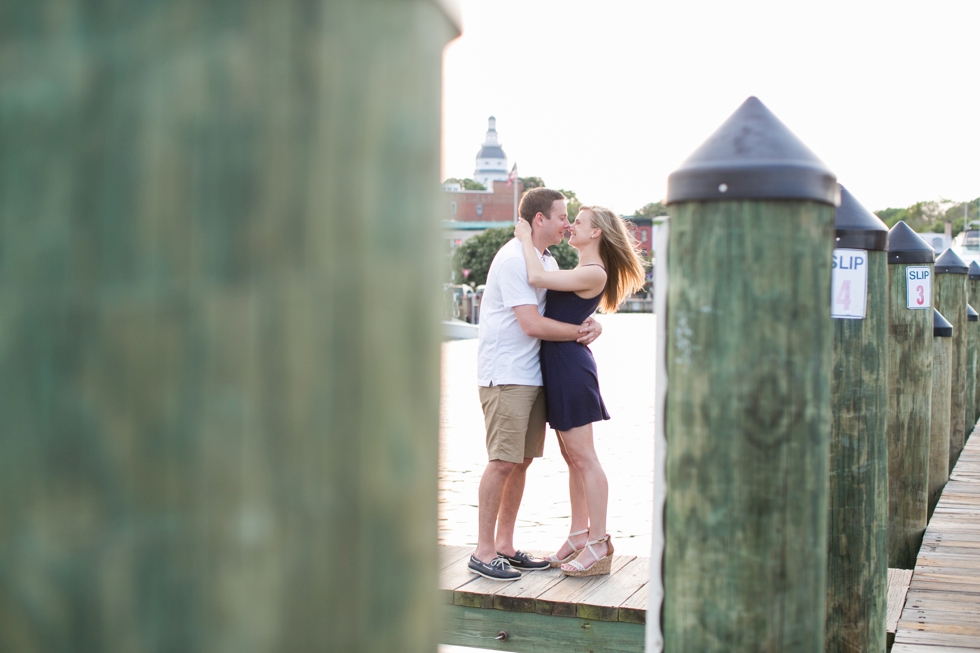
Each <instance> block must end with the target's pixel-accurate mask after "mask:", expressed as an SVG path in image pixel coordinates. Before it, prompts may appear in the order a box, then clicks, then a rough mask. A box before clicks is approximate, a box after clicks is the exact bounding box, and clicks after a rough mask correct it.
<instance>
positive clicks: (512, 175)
mask: <svg viewBox="0 0 980 653" xmlns="http://www.w3.org/2000/svg"><path fill="white" fill-rule="evenodd" d="M515 181H517V164H516V163H515V164H514V167H513V168H511V169H510V174H509V175H507V188H510V186H511V184H513V183H514V182H515Z"/></svg>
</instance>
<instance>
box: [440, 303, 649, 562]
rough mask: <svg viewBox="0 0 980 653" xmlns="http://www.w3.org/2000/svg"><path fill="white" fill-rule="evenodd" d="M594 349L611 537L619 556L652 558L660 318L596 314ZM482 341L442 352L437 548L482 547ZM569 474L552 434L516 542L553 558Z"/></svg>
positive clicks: (531, 479)
mask: <svg viewBox="0 0 980 653" xmlns="http://www.w3.org/2000/svg"><path fill="white" fill-rule="evenodd" d="M597 319H598V320H599V321H600V322H602V325H603V334H602V336H601V337H600V338H599V339H598V340H597V341H596V342H595V343H593V344H592V346H591V348H592V352H593V354H594V355H595V359H596V364H597V365H598V369H599V384H600V389H601V391H602V396H603V399H604V400H605V402H606V407H607V408H608V410H609V414H610V415H611V416H612V419H611V420H609V421H605V422H598V423H596V424H595V427H594V428H595V439H596V449H597V451H598V453H599V459H600V460H601V461H602V464H603V467H604V468H605V470H606V476H607V477H608V478H609V517H608V530H609V533H610V534H611V535H612V536H613V542H614V544H615V546H616V550H617V552H621V553H629V554H634V555H643V556H647V555H650V530H651V525H650V519H651V514H652V500H653V397H654V338H655V324H656V322H655V319H656V318H655V316H654V315H652V314H648V313H638V314H622V315H619V314H617V315H599V316H597ZM476 349H477V341H476V340H456V341H449V342H445V343H443V345H442V397H441V399H442V401H441V405H442V408H441V412H440V432H439V439H440V454H439V542H440V544H469V545H474V546H475V545H476V535H477V526H476V520H477V488H478V486H479V483H480V475H481V474H482V473H483V468H484V467H485V466H486V463H487V453H486V447H485V445H484V437H485V430H484V426H483V411H482V410H481V408H480V400H479V395H478V392H477V386H476ZM568 526H569V504H568V472H567V469H566V466H565V461H564V460H563V459H562V457H561V453H560V452H559V450H558V442H557V440H556V438H555V434H554V431H551V430H549V431H548V436H547V441H546V444H545V452H544V458H542V459H540V460H536V461H535V462H534V463H533V464H532V465H531V467H530V468H529V470H528V478H527V486H526V489H525V491H524V502H523V504H522V507H521V512H520V514H519V515H518V522H517V537H516V542H515V543H516V544H517V546H518V547H520V548H526V549H536V550H545V551H553V550H555V549H557V547H558V546H559V545H560V544H561V543H562V541H564V539H565V537H566V536H567V534H568Z"/></svg>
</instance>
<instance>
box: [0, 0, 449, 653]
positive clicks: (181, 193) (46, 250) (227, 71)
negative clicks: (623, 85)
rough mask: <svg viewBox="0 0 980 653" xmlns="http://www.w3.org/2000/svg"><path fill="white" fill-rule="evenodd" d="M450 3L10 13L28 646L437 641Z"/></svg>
mask: <svg viewBox="0 0 980 653" xmlns="http://www.w3.org/2000/svg"><path fill="white" fill-rule="evenodd" d="M444 4H445V3H437V2H434V1H422V0H416V1H411V0H406V1H402V2H389V1H380V0H358V1H356V2H355V1H352V0H327V1H324V2H316V3H312V2H295V1H294V2H279V3H269V2H258V1H255V0H242V1H240V2H233V3H228V2H215V1H213V0H194V1H193V2H191V1H189V0H178V1H175V2H170V3H154V2H136V3H87V2H77V1H76V2H72V1H69V0H65V1H55V0H30V1H28V0H10V1H8V2H5V3H3V4H0V144H2V145H0V225H2V230H3V231H2V234H0V243H2V248H3V256H2V257H0V266H2V267H0V324H2V328H0V414H2V415H3V421H2V424H3V426H2V430H0V560H2V562H0V623H2V627H0V650H4V651H21V652H33V651H64V652H75V651H77V652H89V651H91V652H95V651H99V652H103V651H104V652H116V651H118V652H120V653H123V652H125V653H142V652H151V651H152V652H156V651H181V652H186V653H194V652H196V651H236V652H238V653H247V652H250V651H255V652H265V651H272V650H278V651H290V652H295V653H300V652H304V651H344V652H357V651H395V650H397V651H420V652H421V651H432V650H434V649H435V646H436V641H437V638H438V628H437V624H436V618H435V615H436V605H435V596H436V595H435V592H436V575H437V569H438V566H437V565H438V563H437V555H436V503H437V498H436V482H437V470H436V459H437V456H436V446H437V432H438V356H439V355H438V344H439V330H438V317H439V306H438V302H439V290H438V288H439V282H440V270H439V266H440V261H441V258H440V251H439V248H438V242H439V237H438V233H437V225H438V220H437V218H436V212H437V203H436V197H435V192H436V189H437V185H436V182H437V181H438V174H439V141H440V102H441V70H442V49H443V46H444V45H445V44H446V43H447V42H448V41H449V40H450V39H451V38H453V37H454V35H455V34H456V33H457V30H456V27H455V26H454V24H453V22H452V21H451V20H450V19H449V18H448V17H447V15H446V13H444V11H445V10H444V9H443V8H442V7H443V5H444ZM382 286H384V287H385V288H386V289H387V290H388V292H389V297H391V298H392V300H391V301H393V302H395V305H391V303H390V302H389V303H387V304H386V305H384V306H382V305H379V304H377V302H372V301H371V300H370V297H371V293H372V292H373V290H374V289H376V288H379V287H382Z"/></svg>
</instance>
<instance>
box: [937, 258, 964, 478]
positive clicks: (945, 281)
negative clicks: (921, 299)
mask: <svg viewBox="0 0 980 653" xmlns="http://www.w3.org/2000/svg"><path fill="white" fill-rule="evenodd" d="M935 279H936V283H935V289H934V292H935V297H934V298H933V301H934V303H935V306H936V309H938V310H939V312H940V313H942V314H943V317H945V318H946V319H947V320H949V322H950V324H952V325H953V365H952V370H953V371H952V382H951V385H950V400H949V412H950V418H949V468H950V469H952V468H953V466H954V465H956V460H957V458H959V455H960V451H962V450H963V442H964V440H965V439H966V433H967V429H969V430H973V424H972V422H968V421H966V405H967V403H966V388H967V385H966V351H967V327H966V325H967V321H966V280H967V279H966V275H965V274H936V276H935Z"/></svg>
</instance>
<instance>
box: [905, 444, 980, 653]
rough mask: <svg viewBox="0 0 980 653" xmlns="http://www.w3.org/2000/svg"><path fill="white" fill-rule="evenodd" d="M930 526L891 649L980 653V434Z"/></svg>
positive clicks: (951, 479) (959, 464)
mask: <svg viewBox="0 0 980 653" xmlns="http://www.w3.org/2000/svg"><path fill="white" fill-rule="evenodd" d="M977 431H978V429H974V431H973V434H972V436H971V437H970V439H969V440H967V443H966V447H965V448H964V449H963V452H962V453H961V454H960V458H959V460H958V461H957V463H956V466H955V467H954V468H953V472H952V474H950V477H949V482H948V483H947V484H946V487H945V489H944V490H943V494H942V497H941V498H940V499H939V503H938V504H937V506H936V512H935V513H934V514H933V516H932V520H931V521H930V522H929V526H928V527H927V528H926V532H925V536H924V537H923V541H922V548H921V549H920V551H919V557H918V559H917V560H916V565H915V573H913V574H912V582H911V585H910V586H909V592H908V598H907V600H906V602H905V608H904V610H903V611H902V615H901V619H900V621H899V624H898V631H897V632H896V633H895V645H894V647H893V648H892V653H967V652H971V653H980V436H978V434H977Z"/></svg>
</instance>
